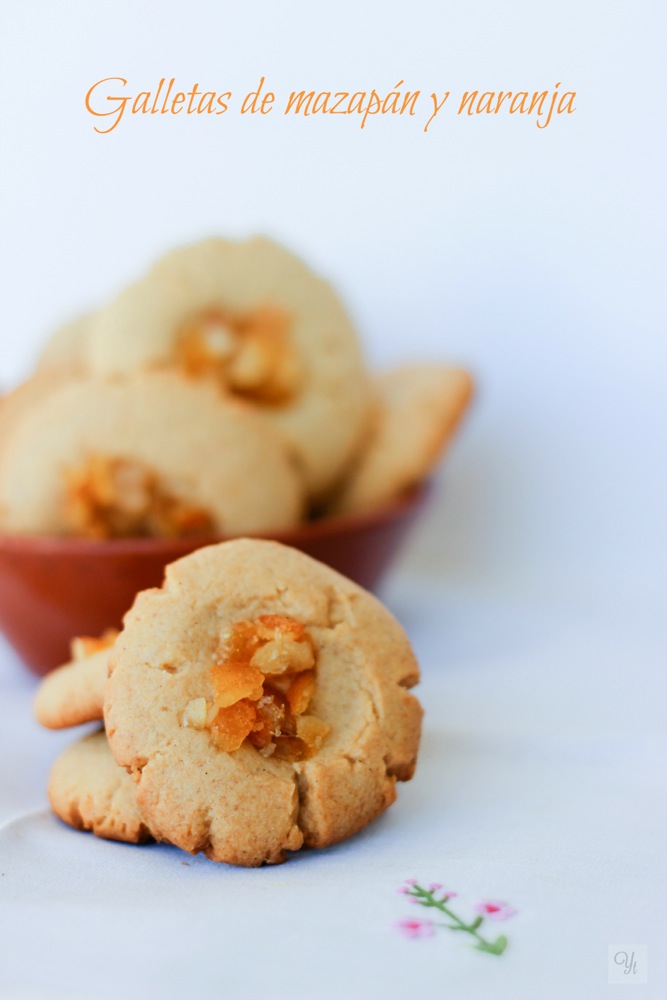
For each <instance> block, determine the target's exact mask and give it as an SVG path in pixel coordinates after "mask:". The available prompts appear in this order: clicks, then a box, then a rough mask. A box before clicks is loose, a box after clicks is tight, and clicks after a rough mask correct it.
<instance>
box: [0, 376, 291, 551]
mask: <svg viewBox="0 0 667 1000" xmlns="http://www.w3.org/2000/svg"><path fill="white" fill-rule="evenodd" d="M302 510H303V495H302V487H301V483H300V480H299V477H298V475H297V472H296V469H295V463H294V461H293V458H292V455H291V452H290V450H289V448H288V446H287V445H286V443H285V442H284V441H283V439H282V438H281V437H280V435H279V434H278V433H277V432H275V431H274V430H273V429H272V428H271V427H267V426H266V425H265V423H264V422H263V421H262V420H261V419H260V418H259V417H258V416H257V415H256V414H255V413H254V412H253V411H252V410H250V409H249V408H247V407H245V406H243V405H241V404H239V403H237V402H235V401H234V400H232V399H229V398H226V397H223V396H221V395H220V394H219V393H218V392H216V390H215V389H214V387H213V386H211V385H198V384H195V383H193V382H192V381H190V380H189V379H187V378H185V377H184V376H182V375H179V374H178V373H176V372H148V373H142V374H140V375H137V376H133V377H131V378H128V379H123V380H120V381H115V380H110V379H106V380H105V379H88V378H86V379H70V380H69V381H66V382H64V383H63V384H62V385H60V386H58V387H57V388H54V389H52V390H51V391H50V392H49V393H48V395H47V396H46V397H45V398H43V399H42V398H39V399H35V400H33V405H32V406H31V407H30V409H29V410H28V411H26V412H24V413H22V414H21V417H20V419H16V421H15V422H14V423H13V424H12V426H11V428H9V429H8V430H7V432H6V434H5V435H4V436H3V440H2V448H1V449H0V530H2V531H3V532H6V533H19V534H21V533H22V534H30V533H32V534H42V535H56V536H63V535H70V536H78V537H85V538H92V539H108V538H140V537H152V536H157V537H187V536H199V535H201V536H206V535H209V536H210V535H216V534H222V533H227V534H239V533H248V532H261V531H267V530H279V529H281V528H282V529H284V528H289V527H292V526H293V525H295V524H297V523H298V522H299V520H300V518H301V514H302Z"/></svg>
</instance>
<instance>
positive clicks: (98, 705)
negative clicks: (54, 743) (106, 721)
mask: <svg viewBox="0 0 667 1000" xmlns="http://www.w3.org/2000/svg"><path fill="white" fill-rule="evenodd" d="M116 635H117V633H116V632H115V631H112V630H110V631H109V632H108V633H107V634H106V635H105V636H103V637H102V638H101V639H89V638H81V639H74V641H73V642H72V662H71V663H67V664H65V666H63V667H58V669H57V670H53V671H52V672H51V673H50V674H47V675H46V677H45V678H44V680H43V681H42V682H41V684H40V685H39V687H38V689H37V695H36V697H35V706H34V707H35V716H36V718H37V721H38V722H39V723H41V725H42V726H45V727H46V728H47V729H67V728H68V727H70V726H80V725H83V723H84V722H97V721H98V720H99V721H101V720H102V718H103V710H104V688H105V686H106V682H107V674H108V671H109V660H110V658H111V653H112V649H113V644H114V642H115V639H116Z"/></svg>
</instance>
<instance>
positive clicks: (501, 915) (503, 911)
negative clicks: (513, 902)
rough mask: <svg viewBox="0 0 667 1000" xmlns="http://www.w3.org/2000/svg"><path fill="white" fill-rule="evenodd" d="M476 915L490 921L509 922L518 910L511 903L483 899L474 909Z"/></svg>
mask: <svg viewBox="0 0 667 1000" xmlns="http://www.w3.org/2000/svg"><path fill="white" fill-rule="evenodd" d="M473 909H474V911H475V913H479V914H481V916H483V917H488V918H489V920H509V918H510V917H513V916H514V915H515V914H516V912H517V911H516V910H515V909H514V907H513V906H510V905H509V903H503V902H502V900H500V899H482V900H480V901H479V903H475V905H474V907H473Z"/></svg>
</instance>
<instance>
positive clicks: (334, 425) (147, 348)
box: [88, 238, 368, 496]
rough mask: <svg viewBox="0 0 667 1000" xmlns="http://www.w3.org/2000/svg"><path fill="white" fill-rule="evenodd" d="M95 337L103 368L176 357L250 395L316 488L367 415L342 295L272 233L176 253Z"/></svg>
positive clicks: (198, 374)
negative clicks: (288, 442)
mask: <svg viewBox="0 0 667 1000" xmlns="http://www.w3.org/2000/svg"><path fill="white" fill-rule="evenodd" d="M88 347H89V361H90V364H91V365H92V368H93V370H94V371H95V372H97V373H98V374H100V375H119V374H128V373H131V372H137V371H144V370H147V369H150V368H159V367H176V368H180V369H181V370H182V371H183V372H185V373H187V374H188V375H189V376H190V377H192V378H197V379H200V378H204V379H209V380H211V381H212V382H214V383H215V384H216V385H217V386H218V387H219V388H220V389H221V390H222V391H223V392H225V393H227V394H230V395H233V396H237V397H239V398H240V399H242V400H243V401H244V402H246V403H248V404H251V405H252V406H254V407H255V408H257V409H258V410H259V411H261V414H262V416H263V417H264V419H265V420H266V421H267V422H268V423H269V424H272V425H274V426H275V427H276V428H278V429H279V430H280V432H281V433H282V434H284V435H285V436H286V437H287V438H288V440H289V441H290V442H291V443H292V445H293V447H294V450H295V453H296V455H297V457H298V460H299V462H300V464H301V467H302V471H303V475H304V478H305V481H306V485H307V489H308V492H309V493H310V494H311V495H314V496H319V495H322V494H324V493H326V492H327V490H329V489H330V488H331V486H332V485H333V484H334V483H335V482H336V480H337V479H338V478H339V477H340V475H341V473H342V470H343V469H344V467H345V466H346V464H347V463H348V462H349V461H350V459H351V457H352V456H353V454H354V453H355V451H356V449H357V447H358V444H359V442H360V439H361V437H362V435H363V433H364V430H365V427H366V421H367V416H368V401H367V397H368V393H367V388H368V386H367V377H366V374H365V370H364V365H363V360H362V356H361V350H360V347H359V343H358V340H357V335H356V332H355V330H354V327H353V326H352V323H351V321H350V318H349V316H348V314H347V312H346V310H345V308H344V306H343V304H342V303H341V301H340V299H339V298H338V296H337V295H336V293H335V292H334V290H333V289H332V288H331V286H330V285H329V284H328V283H327V282H325V281H323V280H322V279H321V278H319V277H318V276H317V275H315V274H314V273H313V272H312V271H311V270H310V269H309V268H308V267H306V265H305V264H304V263H303V262H302V261H300V260H299V259H298V258H297V257H295V256H294V255H292V254H291V253H289V252H288V251H287V250H285V249H284V248H283V247H281V246H279V245H278V244H276V243H273V242H271V241H270V240H267V239H263V238H255V239H250V240H247V241H245V242H239V243H234V242H230V241H225V240H220V239H210V240H205V241H203V242H201V243H197V244H194V245H193V246H189V247H185V248H182V249H179V250H175V251H174V252H172V253H170V254H167V256H165V257H164V258H162V259H161V260H160V261H159V262H158V263H157V264H156V265H155V266H154V267H153V268H152V269H151V270H150V271H149V272H148V274H147V275H146V276H145V277H144V278H143V279H141V280H140V281H138V282H136V283H135V284H133V285H131V286H129V287H128V288H126V289H125V290H124V291H122V292H121V293H120V295H119V296H118V297H117V298H116V300H115V301H113V302H112V303H111V304H110V305H108V306H107V307H106V308H104V309H102V310H101V311H100V312H99V313H98V315H97V317H96V318H95V320H94V322H93V324H92V328H91V330H90V335H89V338H88Z"/></svg>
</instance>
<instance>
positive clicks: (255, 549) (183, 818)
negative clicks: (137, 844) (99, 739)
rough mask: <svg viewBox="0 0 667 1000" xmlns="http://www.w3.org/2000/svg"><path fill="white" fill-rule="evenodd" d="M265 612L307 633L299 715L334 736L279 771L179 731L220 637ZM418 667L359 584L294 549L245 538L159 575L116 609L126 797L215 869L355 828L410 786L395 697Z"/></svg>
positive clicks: (117, 715) (410, 752)
mask: <svg viewBox="0 0 667 1000" xmlns="http://www.w3.org/2000/svg"><path fill="white" fill-rule="evenodd" d="M263 614H279V615H285V616H289V617H291V618H293V619H295V620H296V621H297V622H299V623H301V624H303V625H304V626H305V627H306V628H307V630H308V633H309V635H310V636H311V637H312V639H313V641H314V643H315V647H316V650H317V654H318V655H317V687H316V691H315V695H314V698H313V702H312V706H311V708H310V709H309V711H312V713H313V714H314V715H315V716H317V718H319V719H321V720H323V721H324V722H325V723H327V724H328V725H329V726H330V727H331V731H330V734H329V736H328V737H327V739H326V740H325V742H324V744H323V746H322V747H321V749H320V750H319V751H318V752H317V753H316V754H315V756H313V757H312V758H311V759H309V760H306V761H303V762H296V763H290V762H287V761H283V760H275V759H274V758H271V757H268V758H266V757H263V756H261V755H260V754H259V753H258V752H257V751H256V750H255V749H254V748H253V747H251V746H249V745H247V744H244V745H243V746H242V747H241V748H240V750H238V751H236V752H234V753H225V752H224V751H220V750H217V749H216V748H215V746H214V745H213V744H212V741H211V739H210V734H209V733H208V732H207V731H206V730H203V731H202V730H194V729H191V728H187V727H184V726H183V725H182V724H181V720H182V713H183V710H184V708H185V707H186V705H187V704H188V703H189V702H190V701H191V700H193V699H198V698H206V697H209V696H210V679H209V675H210V666H211V663H212V658H213V657H214V655H215V650H216V648H217V645H218V643H219V637H220V634H221V632H222V630H223V629H224V628H226V627H228V626H229V625H230V624H231V623H234V622H237V621H243V620H254V619H256V618H257V617H258V616H260V615H263ZM417 678H418V668H417V664H416V661H415V658H414V654H413V652H412V650H411V647H410V644H409V642H408V640H407V637H406V636H405V633H404V632H403V630H402V629H401V627H400V625H398V623H397V622H396V621H395V620H394V619H393V618H392V616H391V615H390V614H389V612H388V611H387V610H386V609H385V608H383V607H382V605H381V604H380V603H379V602H378V601H377V600H376V599H375V598H374V597H372V596H371V595H370V594H368V593H367V592H366V591H364V590H362V589H361V588H360V587H358V586H356V585H355V584H353V583H351V582H350V581H348V580H346V579H345V578H344V577H342V576H340V575H339V574H337V573H335V572H334V571H333V570H331V569H329V568H328V567H325V566H323V565H322V564H320V563H317V562H315V561H314V560H312V559H310V558H309V557H307V556H305V555H303V554H302V553H299V552H296V551H295V550H293V549H289V548H286V547H284V546H281V545H278V544H277V543H274V542H266V541H254V540H249V539H241V540H238V541H233V542H227V543H225V544H224V545H220V546H213V547H210V548H208V549H202V550H199V551H198V552H196V553H194V554H193V555H191V556H188V557H187V558H185V559H182V560H179V561H178V562H177V563H174V564H172V566H170V567H168V569H167V574H166V581H165V585H164V587H163V589H161V590H152V591H146V592H144V593H142V594H140V595H139V596H138V598H137V600H136V602H135V605H134V607H133V609H132V610H131V612H129V614H128V615H127V616H126V619H125V629H124V631H123V633H122V634H121V636H120V637H119V639H118V641H117V643H116V647H115V651H114V656H113V658H112V663H111V674H110V678H109V681H108V684H107V689H106V698H105V709H104V714H105V720H106V725H107V731H108V734H109V742H110V745H111V748H112V751H113V753H114V756H115V758H116V760H117V761H118V763H119V764H121V765H122V766H123V767H126V768H127V769H128V770H129V771H131V772H132V773H133V775H134V776H135V778H136V780H137V781H138V791H137V801H138V803H139V807H140V809H141V811H142V814H143V815H144V816H145V817H146V819H147V821H148V822H149V823H150V825H151V828H152V829H153V830H154V831H156V832H157V834H158V836H159V837H160V838H162V839H166V840H169V841H170V842H172V843H174V844H176V845H178V846H179V847H182V848H184V849H185V850H188V851H191V852H193V853H194V852H197V851H204V852H205V853H206V854H207V855H208V856H209V857H210V858H212V859H213V860H216V861H226V862H230V863H233V864H241V865H251V866H252V865H259V864H262V862H279V861H282V860H283V859H284V855H285V851H293V850H297V849H298V848H299V847H300V846H301V844H302V843H306V844H308V845H310V846H313V847H322V846H325V845H328V844H332V843H335V842H336V841H338V840H341V839H343V838H344V837H347V836H350V835H351V834H353V833H355V832H356V831H357V830H359V829H361V828H362V827H363V826H365V825H366V824H367V823H368V822H370V821H371V820H372V819H374V818H375V817H376V816H377V815H379V814H380V813H381V812H382V811H383V810H384V809H385V808H387V806H388V805H390V804H391V802H393V800H394V798H395V783H396V780H397V779H399V780H406V779H408V778H409V777H411V775H412V773H413V771H414V766H415V761H416V755H417V749H418V743H419V734H420V727H421V714H422V713H421V708H420V706H419V703H418V702H417V700H416V699H415V698H414V697H413V696H412V695H411V694H409V693H408V691H407V690H406V688H408V687H410V686H412V685H413V684H414V683H416V681H417Z"/></svg>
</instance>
